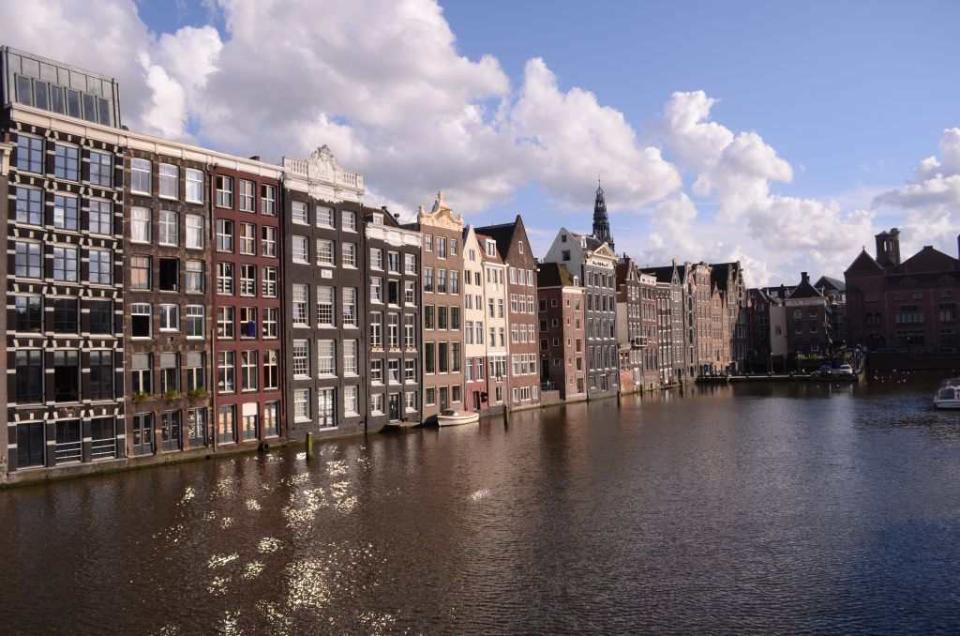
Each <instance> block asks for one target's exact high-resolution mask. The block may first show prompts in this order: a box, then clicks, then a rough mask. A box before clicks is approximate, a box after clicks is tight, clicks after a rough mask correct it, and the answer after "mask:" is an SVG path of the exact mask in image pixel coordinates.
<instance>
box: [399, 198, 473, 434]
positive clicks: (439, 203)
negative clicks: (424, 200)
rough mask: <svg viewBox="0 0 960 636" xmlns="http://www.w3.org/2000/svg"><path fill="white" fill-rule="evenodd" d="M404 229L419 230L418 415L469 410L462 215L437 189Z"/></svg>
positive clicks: (431, 416)
mask: <svg viewBox="0 0 960 636" xmlns="http://www.w3.org/2000/svg"><path fill="white" fill-rule="evenodd" d="M408 229H411V230H415V231H419V232H420V234H421V235H422V241H423V249H422V253H421V276H422V278H423V284H422V289H423V406H422V417H423V418H424V420H431V419H433V418H435V417H436V416H437V415H438V414H439V413H440V412H441V411H444V410H446V409H453V410H458V411H464V410H470V408H471V407H470V404H469V403H468V402H466V401H465V400H464V396H463V381H464V375H463V324H462V312H463V286H462V285H461V280H460V277H461V275H462V273H463V254H462V250H461V247H462V239H463V218H462V217H460V216H459V215H458V214H455V213H454V212H453V210H451V209H450V208H449V207H448V206H447V204H446V201H444V200H443V193H442V192H440V193H438V194H437V200H436V201H435V202H434V204H433V208H432V209H431V210H430V211H429V212H427V211H425V210H424V209H423V208H420V211H419V213H418V214H417V222H416V223H414V224H412V225H410V226H408Z"/></svg>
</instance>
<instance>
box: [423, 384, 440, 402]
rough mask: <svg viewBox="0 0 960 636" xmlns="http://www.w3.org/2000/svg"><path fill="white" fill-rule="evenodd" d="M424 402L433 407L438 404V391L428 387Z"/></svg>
mask: <svg viewBox="0 0 960 636" xmlns="http://www.w3.org/2000/svg"><path fill="white" fill-rule="evenodd" d="M423 402H424V404H426V405H427V406H433V405H434V404H436V403H437V390H436V389H435V388H433V387H428V388H427V390H426V391H425V392H424V395H423Z"/></svg>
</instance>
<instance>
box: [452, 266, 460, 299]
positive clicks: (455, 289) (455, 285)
mask: <svg viewBox="0 0 960 636" xmlns="http://www.w3.org/2000/svg"><path fill="white" fill-rule="evenodd" d="M450 293H451V294H459V293H460V272H458V271H456V270H453V269H451V270H450Z"/></svg>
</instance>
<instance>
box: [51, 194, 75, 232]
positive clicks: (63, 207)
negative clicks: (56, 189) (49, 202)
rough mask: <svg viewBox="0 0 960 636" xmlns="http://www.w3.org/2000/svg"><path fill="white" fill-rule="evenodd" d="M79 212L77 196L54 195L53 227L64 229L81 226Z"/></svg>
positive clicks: (73, 228)
mask: <svg viewBox="0 0 960 636" xmlns="http://www.w3.org/2000/svg"><path fill="white" fill-rule="evenodd" d="M79 218H80V217H79V215H78V212H77V198H76V197H68V196H64V195H62V194H57V195H54V197H53V227H56V228H60V229H64V230H77V229H79V228H80V225H79Z"/></svg>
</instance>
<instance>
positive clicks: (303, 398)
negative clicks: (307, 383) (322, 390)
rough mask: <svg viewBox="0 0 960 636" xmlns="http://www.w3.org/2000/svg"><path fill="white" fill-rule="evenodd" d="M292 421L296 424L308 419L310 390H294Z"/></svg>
mask: <svg viewBox="0 0 960 636" xmlns="http://www.w3.org/2000/svg"><path fill="white" fill-rule="evenodd" d="M293 419H295V420H296V421H298V422H303V421H308V420H309V419H310V389H296V390H294V392H293Z"/></svg>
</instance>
